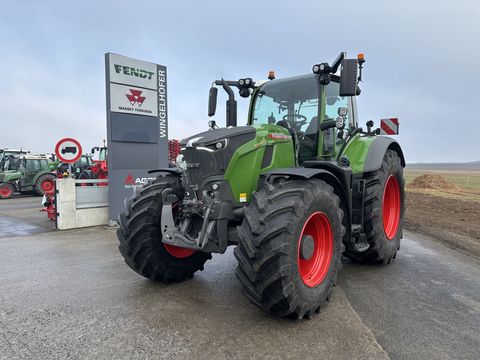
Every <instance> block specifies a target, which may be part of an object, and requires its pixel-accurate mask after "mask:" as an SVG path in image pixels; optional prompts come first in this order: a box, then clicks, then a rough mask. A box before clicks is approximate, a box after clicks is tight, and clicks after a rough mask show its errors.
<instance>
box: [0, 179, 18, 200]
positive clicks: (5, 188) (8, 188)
mask: <svg viewBox="0 0 480 360" xmlns="http://www.w3.org/2000/svg"><path fill="white" fill-rule="evenodd" d="M14 192H15V187H14V186H13V185H12V184H10V183H7V182H5V183H1V184H0V199H10V198H11V197H12V196H13V193H14Z"/></svg>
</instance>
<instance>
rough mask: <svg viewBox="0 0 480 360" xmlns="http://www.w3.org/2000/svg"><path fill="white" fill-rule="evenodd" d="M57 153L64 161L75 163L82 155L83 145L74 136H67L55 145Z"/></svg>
mask: <svg viewBox="0 0 480 360" xmlns="http://www.w3.org/2000/svg"><path fill="white" fill-rule="evenodd" d="M55 155H57V157H58V159H59V160H60V161H61V162H64V163H74V162H76V161H78V159H80V157H81V156H82V145H80V143H79V142H78V141H77V140H75V139H72V138H65V139H62V140H60V141H59V142H57V145H55Z"/></svg>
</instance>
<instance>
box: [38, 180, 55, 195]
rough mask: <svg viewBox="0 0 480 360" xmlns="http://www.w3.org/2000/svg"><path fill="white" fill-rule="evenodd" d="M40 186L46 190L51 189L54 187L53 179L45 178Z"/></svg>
mask: <svg viewBox="0 0 480 360" xmlns="http://www.w3.org/2000/svg"><path fill="white" fill-rule="evenodd" d="M40 187H41V188H42V190H43V191H44V192H47V191H51V190H52V189H53V181H52V180H50V179H46V180H43V181H42V183H41V184H40Z"/></svg>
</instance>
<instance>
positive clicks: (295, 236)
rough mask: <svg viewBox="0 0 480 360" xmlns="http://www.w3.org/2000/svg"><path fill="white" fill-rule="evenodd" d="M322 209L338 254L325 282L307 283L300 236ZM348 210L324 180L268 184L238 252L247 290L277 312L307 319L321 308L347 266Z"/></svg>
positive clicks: (253, 205) (251, 210) (242, 231)
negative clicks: (344, 239) (344, 256)
mask: <svg viewBox="0 0 480 360" xmlns="http://www.w3.org/2000/svg"><path fill="white" fill-rule="evenodd" d="M318 212H321V213H323V214H324V215H325V216H326V217H327V220H328V221H329V223H330V226H331V229H332V230H331V235H330V236H331V249H332V250H331V251H332V253H331V254H330V256H331V258H330V262H329V265H328V266H327V267H326V269H328V271H327V272H326V274H325V276H324V277H323V280H321V282H320V283H319V284H317V285H314V286H307V285H306V283H305V282H304V280H303V278H302V275H301V274H300V271H301V270H300V269H301V265H299V263H300V260H299V251H300V249H299V246H300V242H299V239H300V236H302V235H303V228H304V227H305V225H306V223H307V222H308V221H309V220H310V219H311V218H312V216H314V215H315V214H318ZM343 214H344V212H343V210H342V209H341V207H340V200H339V198H338V196H337V195H336V194H335V193H334V190H333V188H332V187H331V186H330V185H328V184H327V183H325V182H324V181H321V180H317V179H311V180H287V181H285V180H284V179H282V180H280V181H277V182H276V183H274V184H263V185H262V186H261V188H260V190H259V191H258V192H256V193H255V194H254V195H253V198H252V201H251V202H250V204H249V206H248V207H247V209H246V211H245V217H244V220H243V222H242V224H241V226H239V227H238V234H239V237H240V242H239V245H238V247H237V248H235V250H234V254H235V257H236V258H237V261H238V267H237V271H236V274H237V277H238V279H239V280H240V282H241V283H242V291H243V293H244V294H245V295H246V296H247V297H248V298H249V299H250V301H251V302H252V303H254V304H255V305H257V306H258V307H260V308H261V309H263V310H265V311H266V312H269V313H271V314H274V315H276V316H291V317H296V318H298V319H302V318H304V317H307V318H309V317H310V316H311V315H312V314H313V312H315V311H316V312H318V311H320V307H321V306H322V304H323V303H324V301H326V300H329V299H330V294H331V289H332V286H333V285H334V283H335V281H336V277H337V274H338V271H339V270H340V268H341V262H340V260H341V254H342V252H343V244H342V237H343V236H344V234H345V228H344V226H343V225H342V220H343Z"/></svg>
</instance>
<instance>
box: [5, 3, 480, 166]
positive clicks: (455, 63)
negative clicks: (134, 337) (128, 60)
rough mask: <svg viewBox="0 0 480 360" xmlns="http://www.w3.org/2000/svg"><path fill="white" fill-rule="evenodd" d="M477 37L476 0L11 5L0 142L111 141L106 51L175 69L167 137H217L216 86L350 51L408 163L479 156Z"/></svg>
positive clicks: (366, 99)
mask: <svg viewBox="0 0 480 360" xmlns="http://www.w3.org/2000/svg"><path fill="white" fill-rule="evenodd" d="M479 39H480V2H479V1H475V0H473V1H469V0H457V1H441V0H436V1H419V0H417V1H406V0H403V1H398V2H394V1H368V0H362V1H358V0H355V1H341V0H336V1H326V0H323V1H319V0H316V1H300V0H297V1H279V0H276V1H259V0H257V1H248V0H242V1H227V0H223V1H221V0H218V1H205V0H204V1H179V0H176V1H173V0H171V1H168V2H167V1H163V2H160V1H137V0H136V1H119V0H116V1H98V0H97V1H85V0H84V1H75V2H73V1H20V0H17V1H6V0H2V10H1V12H0V43H1V44H2V51H1V53H0V99H1V107H0V147H16V148H18V147H23V148H28V149H30V150H32V151H34V152H47V151H53V147H54V145H55V143H56V141H57V140H58V139H60V138H62V137H65V136H69V137H75V138H77V139H78V140H80V142H81V143H82V144H83V145H84V148H86V149H89V148H90V147H91V146H94V145H98V144H101V142H102V139H104V138H105V137H106V125H105V67H104V53H106V52H114V53H118V54H122V55H126V56H130V57H135V58H138V59H142V60H147V61H151V62H154V63H159V64H163V65H166V66H167V68H168V101H169V137H170V138H183V137H186V136H188V135H191V134H194V133H196V132H200V131H203V130H205V129H206V127H207V121H208V117H207V97H208V89H209V87H210V84H211V82H212V81H213V80H215V79H218V78H221V77H223V78H225V79H238V78H241V77H247V76H248V77H252V78H254V79H264V78H266V75H267V73H268V71H269V70H272V69H273V70H275V71H276V74H277V77H285V76H291V75H297V74H302V73H308V72H310V71H311V67H312V65H313V64H315V63H318V62H324V61H328V62H331V61H332V60H333V59H334V58H335V57H336V56H337V55H338V53H339V52H340V51H347V53H348V54H350V55H351V56H355V55H356V54H357V53H358V52H364V53H365V56H366V60H367V62H366V64H365V68H364V84H363V86H362V95H361V96H360V97H359V98H358V105H359V114H360V119H361V123H365V122H366V121H367V120H369V119H372V120H374V121H375V122H376V124H378V123H379V119H381V118H384V117H398V118H399V119H400V124H401V125H400V131H401V135H400V136H399V141H400V142H401V144H402V146H403V147H404V152H405V155H406V157H407V161H408V162H430V161H434V162H443V161H475V160H480V150H479V148H478V143H479V141H478V137H479V135H480V116H479V113H478V104H479V102H480V64H479V62H480V46H479V41H480V40H479ZM220 94H221V93H220ZM220 96H221V97H219V104H221V103H223V100H224V98H223V94H221V95H220ZM246 107H247V102H246V101H245V100H243V99H242V100H240V101H239V114H240V116H239V124H244V123H245V122H246V119H245V116H244V115H245V114H246V112H245V109H246ZM241 116H243V117H241ZM216 120H217V123H220V124H224V121H225V120H224V112H223V109H222V108H220V107H219V109H218V111H217V118H216Z"/></svg>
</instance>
